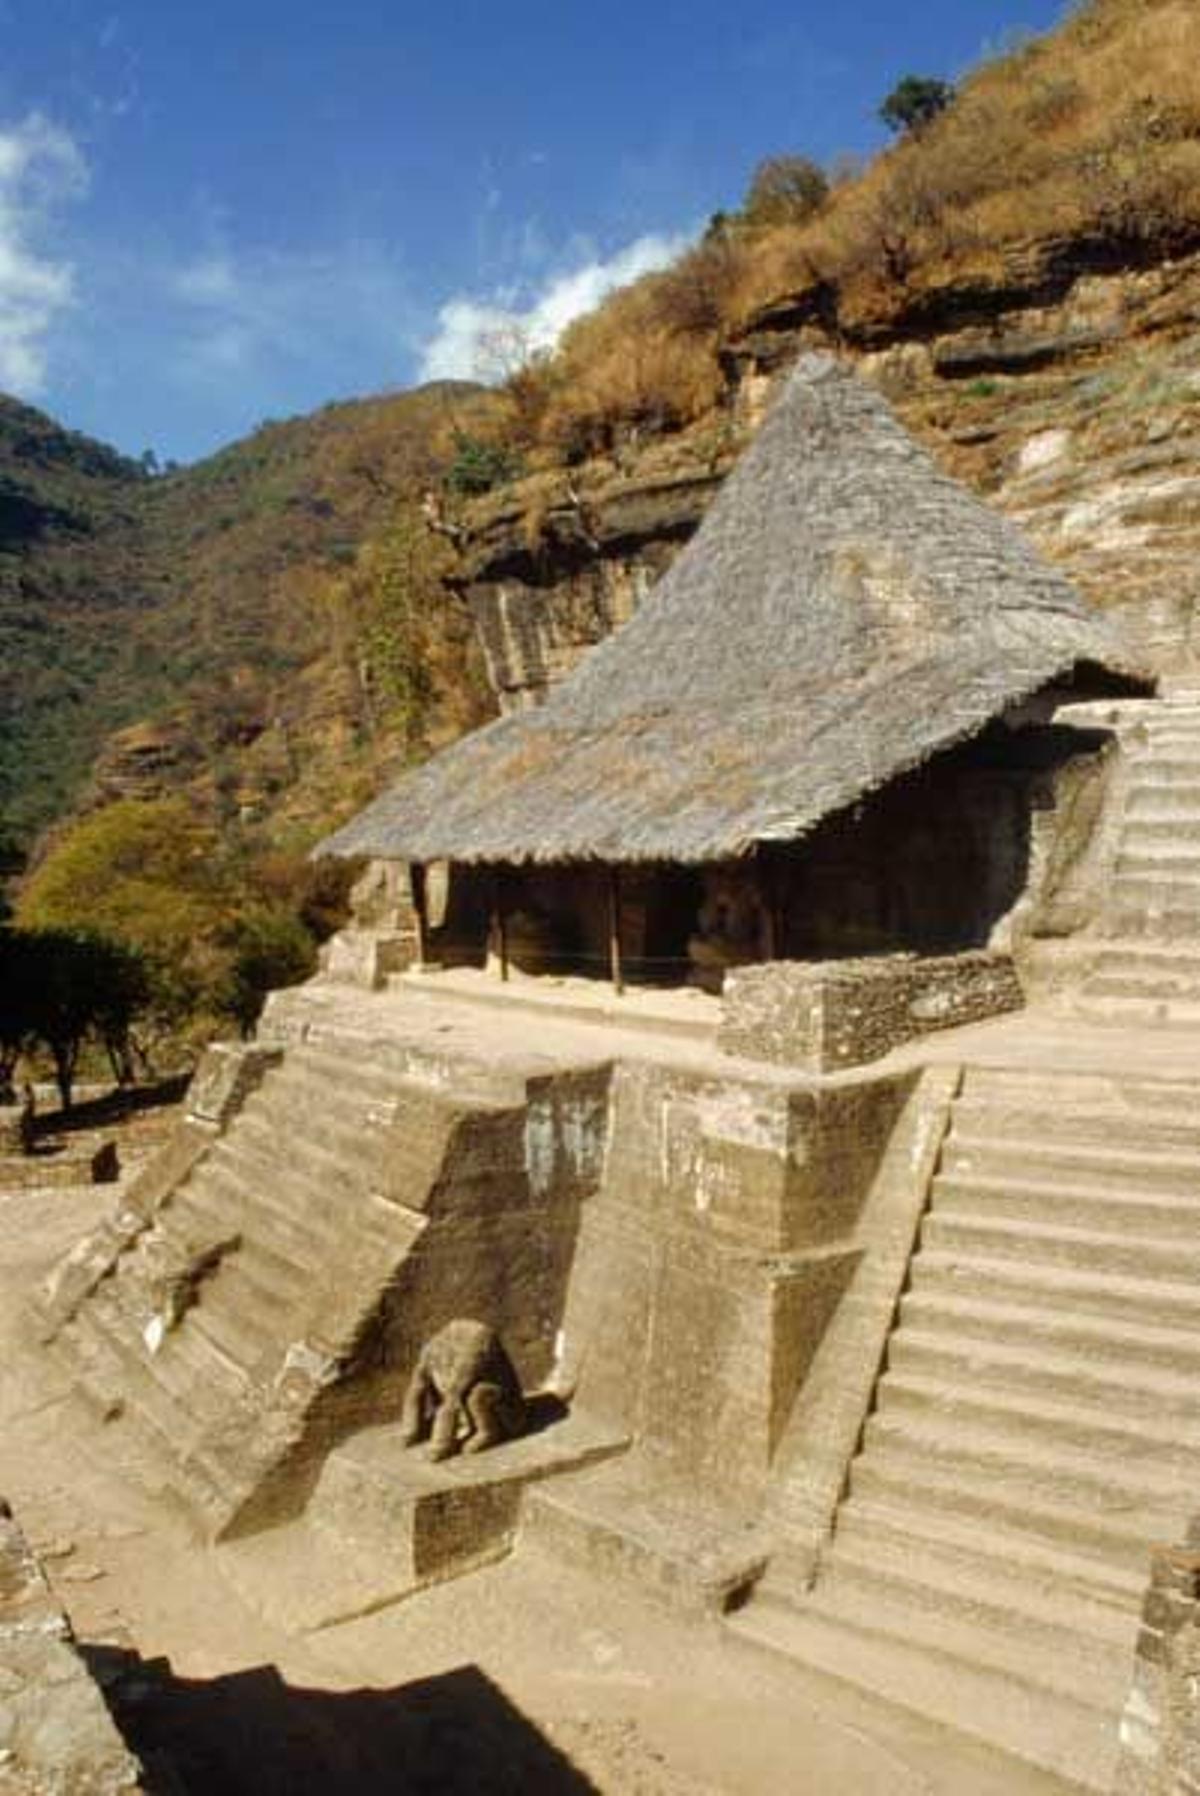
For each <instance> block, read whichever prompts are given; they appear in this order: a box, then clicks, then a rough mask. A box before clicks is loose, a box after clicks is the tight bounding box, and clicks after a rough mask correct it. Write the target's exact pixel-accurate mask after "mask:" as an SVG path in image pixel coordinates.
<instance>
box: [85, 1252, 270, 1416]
mask: <svg viewBox="0 0 1200 1796" xmlns="http://www.w3.org/2000/svg"><path fill="white" fill-rule="evenodd" d="M86 1308H87V1310H88V1311H89V1312H91V1313H92V1314H93V1319H94V1321H95V1324H96V1327H97V1328H98V1329H100V1330H101V1331H102V1332H103V1333H104V1335H105V1337H106V1338H107V1340H108V1342H109V1345H110V1346H111V1347H112V1349H113V1351H114V1352H116V1353H119V1354H120V1355H121V1356H122V1357H123V1358H124V1359H125V1360H126V1362H132V1370H133V1372H134V1374H135V1376H137V1377H144V1378H151V1379H153V1380H154V1381H155V1382H156V1383H158V1384H160V1385H161V1386H162V1387H163V1389H164V1390H165V1391H166V1393H167V1395H168V1397H170V1399H171V1400H172V1401H173V1402H174V1403H176V1404H179V1405H182V1406H184V1407H185V1408H186V1407H187V1406H190V1405H193V1404H198V1405H199V1407H200V1408H201V1409H204V1410H206V1411H208V1412H210V1413H212V1414H214V1415H215V1414H220V1413H221V1411H222V1410H223V1409H224V1407H225V1406H226V1405H227V1404H229V1403H231V1402H233V1401H234V1400H235V1398H236V1397H237V1395H238V1393H239V1392H240V1391H241V1389H242V1387H243V1380H242V1379H241V1377H240V1376H239V1375H238V1373H237V1372H236V1370H235V1369H234V1367H233V1366H232V1365H231V1364H230V1362H229V1360H228V1359H227V1358H225V1357H223V1356H221V1355H218V1354H217V1353H215V1352H214V1351H213V1349H212V1348H211V1347H209V1346H208V1344H207V1343H206V1342H204V1341H203V1340H201V1339H200V1338H199V1337H198V1336H195V1335H189V1333H188V1331H187V1330H186V1329H183V1328H178V1327H177V1328H175V1329H172V1330H171V1331H170V1332H169V1333H168V1334H167V1335H165V1336H164V1338H163V1344H162V1346H161V1347H160V1349H159V1351H158V1352H157V1353H156V1354H151V1353H150V1352H149V1351H148V1349H147V1346H146V1341H145V1336H144V1334H143V1332H142V1329H141V1328H139V1326H138V1323H137V1321H136V1319H135V1318H134V1317H132V1316H131V1315H129V1314H128V1312H127V1311H126V1310H124V1309H123V1308H122V1306H121V1301H120V1294H119V1290H118V1288H117V1287H116V1285H115V1284H114V1283H113V1282H112V1281H108V1282H107V1283H106V1284H104V1285H101V1286H100V1287H99V1289H98V1290H97V1292H96V1294H95V1297H94V1298H93V1300H92V1302H91V1303H90V1304H88V1305H87V1306H86Z"/></svg>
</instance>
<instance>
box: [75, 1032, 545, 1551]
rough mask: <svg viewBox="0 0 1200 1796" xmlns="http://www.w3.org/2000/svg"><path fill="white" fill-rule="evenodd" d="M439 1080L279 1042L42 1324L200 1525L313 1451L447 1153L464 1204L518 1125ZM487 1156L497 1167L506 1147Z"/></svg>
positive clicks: (167, 1494) (339, 1052) (117, 1439)
mask: <svg viewBox="0 0 1200 1796" xmlns="http://www.w3.org/2000/svg"><path fill="white" fill-rule="evenodd" d="M441 1077H442V1084H441V1085H440V1086H434V1085H433V1084H431V1083H428V1082H422V1081H421V1080H420V1079H419V1078H418V1077H416V1076H414V1075H413V1074H412V1072H411V1071H410V1072H409V1073H407V1074H405V1073H404V1072H403V1071H402V1070H397V1069H396V1068H395V1067H390V1068H389V1067H388V1066H387V1064H386V1063H380V1061H379V1060H378V1058H377V1057H376V1056H375V1054H374V1052H373V1051H372V1048H371V1045H370V1044H369V1043H362V1044H357V1045H356V1044H354V1043H348V1042H329V1043H326V1044H324V1045H322V1044H320V1043H300V1044H296V1045H292V1046H289V1047H288V1048H287V1050H286V1052H285V1053H284V1054H283V1056H282V1059H281V1061H280V1063H279V1064H278V1065H277V1066H275V1067H274V1068H273V1069H272V1070H269V1071H268V1072H267V1073H266V1075H265V1077H264V1078H263V1080H262V1082H261V1084H260V1085H259V1087H258V1089H257V1090H255V1091H254V1092H252V1094H251V1095H250V1096H249V1097H248V1098H247V1099H246V1100H245V1102H244V1104H243V1106H242V1107H241V1109H240V1110H239V1111H238V1112H237V1114H236V1116H235V1117H234V1119H233V1121H232V1123H231V1124H230V1125H229V1127H228V1129H227V1130H226V1132H225V1133H224V1134H221V1135H214V1137H213V1139H212V1142H211V1145H209V1146H208V1147H207V1148H206V1149H205V1150H204V1151H202V1152H201V1153H200V1154H199V1156H198V1157H197V1158H195V1160H194V1163H193V1164H192V1166H191V1170H190V1171H189V1172H187V1173H186V1174H185V1175H184V1176H183V1177H182V1179H181V1180H180V1181H179V1182H177V1183H176V1184H174V1186H170V1185H168V1188H167V1190H166V1193H165V1195H164V1197H163V1198H162V1200H161V1202H158V1203H157V1204H156V1205H155V1206H154V1207H153V1208H152V1209H151V1210H150V1212H149V1213H148V1214H146V1215H145V1216H143V1217H141V1218H139V1219H135V1226H134V1227H133V1228H132V1229H131V1230H130V1231H129V1232H128V1234H127V1236H126V1238H125V1239H124V1240H123V1242H122V1245H121V1247H120V1250H119V1251H117V1252H116V1253H115V1255H114V1257H113V1259H112V1262H111V1264H110V1265H109V1266H108V1268H107V1270H106V1272H105V1275H104V1276H101V1277H99V1278H97V1279H95V1280H94V1281H93V1282H92V1283H91V1285H90V1288H86V1289H85V1290H84V1291H83V1293H82V1294H81V1295H80V1297H79V1298H78V1299H77V1300H76V1301H72V1302H71V1303H70V1304H68V1305H66V1306H65V1308H64V1309H63V1310H62V1312H61V1313H60V1314H59V1315H58V1316H57V1317H52V1326H51V1328H50V1330H49V1333H50V1335H51V1337H52V1338H53V1342H54V1350H55V1352H56V1353H57V1354H58V1356H59V1357H60V1359H61V1360H63V1361H65V1363H66V1365H67V1367H68V1368H69V1370H70V1372H71V1374H72V1377H73V1379H74V1382H75V1385H76V1388H77V1390H78V1391H79V1393H80V1395H81V1396H82V1397H83V1398H84V1399H85V1400H86V1401H87V1402H88V1403H89V1405H90V1406H91V1408H92V1409H93V1410H94V1411H96V1412H97V1413H98V1414H99V1415H100V1416H101V1417H102V1418H103V1419H104V1421H105V1422H106V1424H107V1427H106V1433H105V1444H106V1453H110V1454H111V1455H112V1457H113V1458H114V1459H115V1460H116V1461H117V1463H118V1464H120V1465H121V1466H122V1467H123V1468H124V1469H125V1470H126V1472H128V1473H129V1474H131V1475H133V1476H134V1477H136V1478H137V1479H138V1481H139V1482H140V1483H142V1484H143V1485H144V1486H146V1487H148V1488H149V1489H150V1490H152V1491H153V1492H154V1493H155V1494H156V1495H158V1496H160V1497H162V1498H163V1499H164V1500H166V1501H167V1502H168V1503H169V1504H171V1505H172V1506H173V1507H175V1508H176V1509H177V1510H179V1511H182V1512H183V1514H184V1516H185V1517H186V1518H187V1520H188V1521H189V1523H190V1524H191V1525H192V1526H193V1527H195V1528H196V1529H198V1530H199V1531H200V1532H201V1533H202V1534H205V1535H208V1536H211V1537H217V1536H220V1535H222V1534H224V1533H226V1532H228V1531H229V1530H230V1529H231V1528H232V1527H234V1526H235V1524H236V1525H239V1526H240V1525H241V1524H242V1523H244V1521H245V1520H246V1517H247V1515H248V1514H250V1513H252V1512H253V1510H254V1508H255V1506H256V1505H257V1506H258V1507H260V1508H261V1507H262V1506H263V1503H264V1500H265V1496H266V1494H267V1493H269V1492H270V1491H271V1489H272V1488H273V1486H274V1485H275V1484H278V1483H279V1482H280V1481H281V1480H285V1479H286V1475H287V1472H288V1468H289V1467H290V1466H291V1465H292V1463H293V1462H294V1460H295V1459H296V1457H297V1455H298V1454H304V1453H308V1454H310V1455H311V1453H312V1452H313V1450H314V1448H315V1447H317V1446H318V1445H319V1444H320V1439H319V1437H320V1436H321V1434H322V1431H323V1428H324V1427H325V1426H326V1425H327V1424H326V1423H325V1422H323V1421H322V1417H323V1415H324V1412H326V1411H327V1410H328V1408H329V1404H330V1400H331V1399H332V1397H333V1396H334V1394H335V1393H336V1392H337V1391H338V1388H339V1387H344V1385H345V1383H346V1381H347V1380H348V1379H349V1378H351V1377H352V1376H353V1374H354V1372H355V1370H356V1362H357V1360H358V1357H359V1356H360V1354H361V1353H362V1350H363V1348H364V1345H365V1344H367V1343H369V1342H370V1341H371V1339H372V1337H373V1332H374V1331H377V1330H378V1328H379V1326H380V1322H381V1316H382V1306H383V1304H384V1301H385V1299H386V1297H387V1296H388V1294H389V1292H391V1291H392V1290H393V1289H394V1288H395V1287H396V1286H397V1282H398V1281H399V1280H400V1279H401V1277H402V1275H403V1274H404V1272H405V1268H406V1265H407V1266H411V1262H412V1256H413V1250H414V1248H415V1247H416V1245H417V1244H418V1242H420V1241H421V1240H422V1237H423V1236H424V1235H425V1233H426V1230H427V1229H428V1228H429V1227H430V1226H431V1220H433V1221H435V1220H436V1214H437V1212H438V1210H439V1209H442V1210H444V1209H445V1208H446V1207H447V1205H448V1203H449V1202H450V1201H451V1200H450V1198H448V1195H447V1193H448V1192H452V1191H453V1189H454V1176H453V1168H454V1166H455V1164H456V1163H457V1166H458V1174H459V1175H460V1176H459V1177H458V1190H459V1197H460V1200H461V1201H463V1202H465V1203H466V1204H467V1205H468V1207H470V1204H471V1202H472V1196H471V1193H472V1190H473V1188H474V1186H479V1185H480V1184H481V1178H480V1175H479V1172H478V1168H479V1164H480V1160H481V1159H482V1158H483V1156H481V1155H480V1154H479V1153H478V1152H477V1151H476V1152H475V1153H474V1154H473V1153H472V1152H471V1151H470V1148H471V1143H472V1141H473V1140H474V1139H475V1138H476V1137H477V1136H478V1134H479V1131H480V1129H481V1127H482V1128H483V1129H484V1130H485V1132H486V1130H487V1128H488V1125H489V1123H490V1124H494V1125H497V1126H500V1127H501V1128H502V1129H504V1130H506V1131H507V1133H509V1134H511V1128H509V1127H508V1119H511V1117H512V1115H513V1106H512V1103H511V1100H510V1101H509V1102H508V1103H507V1105H506V1104H505V1102H504V1101H503V1100H502V1099H501V1098H500V1097H498V1096H496V1095H493V1096H491V1097H489V1096H487V1095H483V1094H480V1093H479V1092H475V1093H473V1094H467V1095H464V1094H463V1093H462V1092H461V1091H460V1092H456V1091H455V1090H454V1089H453V1087H452V1085H451V1086H450V1087H449V1088H448V1087H447V1082H446V1079H445V1074H444V1072H443V1074H442V1075H441ZM476 1145H478V1144H476ZM494 1146H495V1142H493V1147H494ZM495 1159H496V1162H497V1165H498V1168H499V1173H500V1176H506V1174H507V1173H508V1171H509V1170H510V1169H509V1167H508V1161H509V1160H510V1159H511V1152H509V1153H505V1152H497V1153H496V1154H495ZM482 1183H486V1179H483V1180H482ZM477 1195H478V1194H477V1193H476V1196H477Z"/></svg>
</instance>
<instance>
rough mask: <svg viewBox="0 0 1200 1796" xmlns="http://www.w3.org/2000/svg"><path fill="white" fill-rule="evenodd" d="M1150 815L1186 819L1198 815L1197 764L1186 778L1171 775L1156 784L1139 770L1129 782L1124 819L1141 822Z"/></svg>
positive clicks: (1199, 786) (1199, 781)
mask: <svg viewBox="0 0 1200 1796" xmlns="http://www.w3.org/2000/svg"><path fill="white" fill-rule="evenodd" d="M1152 817H1179V818H1181V819H1183V820H1184V821H1186V822H1189V823H1190V822H1191V821H1192V820H1193V819H1194V818H1197V817H1200V768H1197V769H1196V770H1195V772H1194V773H1193V775H1192V777H1191V778H1190V779H1187V780H1180V779H1177V778H1175V779H1171V780H1167V781H1163V783H1162V784H1159V783H1158V782H1157V781H1156V780H1154V779H1153V778H1152V777H1150V776H1149V775H1148V774H1146V773H1143V774H1141V775H1139V777H1138V778H1136V779H1134V780H1132V781H1131V782H1130V786H1129V792H1128V795H1127V797H1126V800H1125V819H1126V822H1127V823H1131V822H1135V821H1136V822H1138V823H1141V822H1143V821H1145V820H1146V819H1148V818H1152Z"/></svg>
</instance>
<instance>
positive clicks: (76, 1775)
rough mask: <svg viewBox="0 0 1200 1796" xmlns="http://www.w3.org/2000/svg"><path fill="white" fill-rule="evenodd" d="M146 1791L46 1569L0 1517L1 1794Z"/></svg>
mask: <svg viewBox="0 0 1200 1796" xmlns="http://www.w3.org/2000/svg"><path fill="white" fill-rule="evenodd" d="M163 1769H165V1767H163ZM143 1787H144V1786H143V1783H142V1768H141V1766H140V1765H139V1763H138V1761H137V1759H136V1758H135V1757H134V1755H133V1754H132V1753H131V1752H130V1751H129V1749H128V1748H127V1746H126V1744H125V1742H124V1740H123V1739H122V1738H121V1736H120V1734H119V1733H118V1732H117V1729H116V1727H115V1725H114V1723H113V1719H112V1716H111V1715H110V1714H109V1712H108V1709H107V1708H106V1706H105V1703H104V1698H103V1696H102V1695H101V1694H100V1690H99V1688H98V1686H97V1685H96V1683H95V1682H94V1681H93V1679H92V1677H91V1674H90V1673H89V1671H88V1668H87V1666H86V1664H85V1663H84V1660H83V1659H82V1658H81V1656H80V1654H79V1652H78V1650H77V1649H76V1646H75V1643H74V1639H73V1637H72V1634H71V1624H70V1622H69V1621H68V1620H67V1617H66V1615H65V1614H64V1613H63V1611H62V1609H61V1608H60V1607H59V1605H58V1603H57V1602H56V1601H55V1598H54V1596H53V1594H52V1592H51V1590H50V1586H49V1584H48V1583H47V1581H46V1577H45V1573H44V1572H43V1570H42V1568H41V1565H40V1564H39V1563H38V1560H37V1559H36V1557H35V1556H34V1554H33V1553H32V1551H31V1550H30V1547H29V1544H28V1542H27V1541H26V1539H25V1537H24V1535H23V1534H22V1532H21V1529H20V1526H19V1525H18V1523H17V1522H15V1521H14V1520H13V1519H12V1518H11V1517H9V1516H6V1515H0V1788H2V1789H4V1790H5V1791H11V1792H12V1796H52V1793H54V1792H62V1796H71V1793H73V1792H78V1793H79V1796H136V1792H137V1791H139V1790H141V1789H142V1788H143Z"/></svg>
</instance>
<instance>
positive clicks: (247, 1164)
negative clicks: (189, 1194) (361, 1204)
mask: <svg viewBox="0 0 1200 1796" xmlns="http://www.w3.org/2000/svg"><path fill="white" fill-rule="evenodd" d="M203 1170H204V1184H205V1189H206V1191H207V1192H209V1193H211V1195H212V1196H213V1198H214V1199H215V1200H216V1202H217V1203H218V1204H220V1205H221V1206H222V1207H223V1208H224V1211H225V1213H226V1214H227V1216H228V1218H229V1221H230V1224H231V1226H233V1227H235V1228H240V1227H243V1226H244V1225H245V1223H246V1220H247V1218H248V1217H251V1216H252V1217H253V1218H254V1220H255V1229H256V1232H257V1233H259V1234H260V1235H261V1236H262V1237H263V1239H264V1240H269V1241H272V1242H274V1243H276V1244H277V1245H278V1246H279V1249H280V1251H281V1252H289V1251H290V1252H293V1253H294V1254H295V1255H296V1257H297V1263H298V1264H300V1265H305V1264H307V1263H308V1262H309V1260H310V1259H311V1257H312V1255H313V1254H314V1253H316V1254H321V1253H322V1252H323V1251H325V1250H326V1249H327V1248H328V1247H330V1246H331V1245H332V1244H333V1243H334V1242H335V1241H336V1239H337V1237H338V1235H339V1233H340V1230H341V1228H342V1226H343V1223H342V1219H341V1215H340V1214H339V1212H338V1211H337V1210H336V1209H335V1208H334V1207H333V1206H332V1205H331V1204H330V1202H329V1194H328V1192H327V1191H326V1190H325V1188H324V1187H323V1186H320V1185H316V1184H310V1183H309V1182H308V1181H307V1180H306V1179H305V1178H304V1176H303V1174H300V1173H296V1172H293V1171H291V1170H289V1172H288V1173H287V1175H286V1181H281V1180H280V1178H279V1175H278V1169H277V1168H276V1169H275V1172H274V1174H273V1173H272V1168H271V1162H270V1155H269V1153H268V1151H267V1150H266V1149H265V1148H263V1147H260V1146H259V1144H258V1143H256V1142H253V1141H251V1139H250V1137H249V1136H248V1135H243V1134H239V1133H238V1132H237V1131H234V1132H233V1133H232V1134H230V1135H228V1136H227V1137H226V1139H225V1140H224V1141H222V1142H221V1143H220V1145H219V1146H218V1147H217V1148H216V1149H214V1151H213V1153H212V1154H211V1155H210V1156H209V1158H208V1159H207V1160H206V1161H205V1164H204V1169H203Z"/></svg>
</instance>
